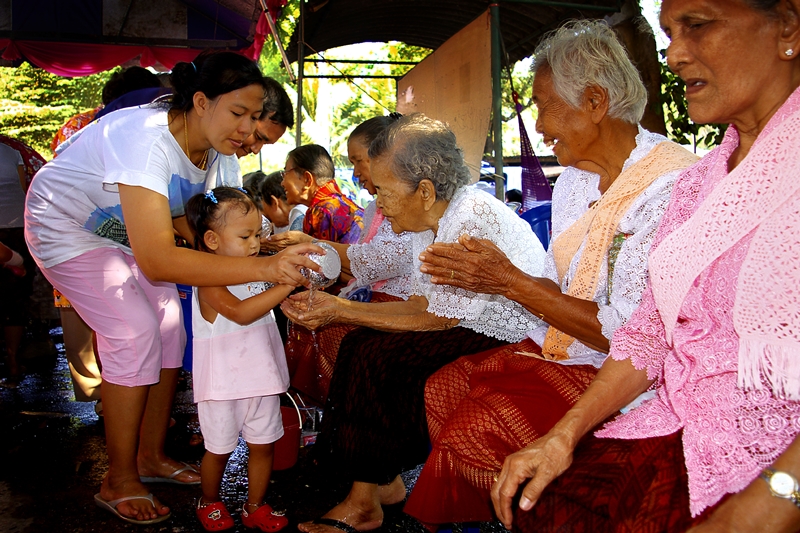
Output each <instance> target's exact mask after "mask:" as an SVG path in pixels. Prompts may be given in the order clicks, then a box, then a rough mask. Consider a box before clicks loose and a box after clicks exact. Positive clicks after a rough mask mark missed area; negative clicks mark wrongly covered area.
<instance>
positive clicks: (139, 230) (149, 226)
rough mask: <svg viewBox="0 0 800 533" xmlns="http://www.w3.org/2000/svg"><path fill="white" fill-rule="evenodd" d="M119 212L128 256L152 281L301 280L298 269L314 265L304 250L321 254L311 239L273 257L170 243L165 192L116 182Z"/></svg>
mask: <svg viewBox="0 0 800 533" xmlns="http://www.w3.org/2000/svg"><path fill="white" fill-rule="evenodd" d="M119 196H120V201H121V203H122V214H123V217H124V218H125V226H126V228H127V231H128V238H129V239H130V242H131V249H132V250H133V255H134V257H136V262H137V264H138V265H139V268H141V269H142V272H144V273H145V275H146V276H147V277H148V278H150V279H151V280H152V281H170V282H176V283H184V284H186V285H194V286H197V287H202V286H222V285H236V284H239V283H247V282H248V281H271V282H274V283H280V284H286V285H294V286H297V285H305V284H307V280H306V279H305V277H303V275H302V274H300V272H299V270H298V268H299V267H301V266H305V267H308V268H311V269H313V270H316V271H318V270H319V265H317V264H316V263H314V262H313V261H311V260H310V259H309V258H308V257H306V256H304V255H301V254H303V253H309V252H315V253H321V252H322V249H321V248H319V247H318V246H314V245H312V244H302V245H298V246H297V247H295V248H292V249H288V250H285V251H283V252H281V253H280V254H277V255H274V256H272V257H222V256H216V255H213V254H208V253H204V252H197V251H195V250H190V249H188V248H179V247H177V246H175V237H174V235H175V234H174V231H173V224H172V217H171V215H170V209H169V202H168V200H167V198H166V197H164V196H162V195H160V194H158V193H157V192H154V191H151V190H149V189H145V188H144V187H136V186H129V185H119Z"/></svg>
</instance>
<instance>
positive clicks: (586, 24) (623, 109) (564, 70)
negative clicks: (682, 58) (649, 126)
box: [531, 20, 647, 124]
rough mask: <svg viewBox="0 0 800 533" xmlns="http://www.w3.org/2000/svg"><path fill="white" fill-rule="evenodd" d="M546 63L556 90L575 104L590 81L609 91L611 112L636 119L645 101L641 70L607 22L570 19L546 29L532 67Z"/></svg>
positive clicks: (614, 115)
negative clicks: (549, 29)
mask: <svg viewBox="0 0 800 533" xmlns="http://www.w3.org/2000/svg"><path fill="white" fill-rule="evenodd" d="M544 66H548V67H549V68H550V71H551V76H552V80H553V89H554V90H555V92H556V94H558V96H560V97H561V99H563V100H564V101H565V102H567V103H568V104H569V105H571V106H572V107H574V108H577V107H578V106H580V103H581V97H582V95H583V92H584V90H585V89H586V88H587V87H591V86H599V87H602V88H603V89H605V90H606V91H607V92H608V115H609V116H610V117H612V118H617V119H619V120H622V121H625V122H628V123H630V124H638V123H639V121H640V120H642V115H644V109H645V106H646V105H647V90H646V89H645V87H644V83H642V78H641V76H640V75H639V71H637V70H636V67H634V66H633V63H631V60H630V59H629V58H628V54H627V53H626V52H625V49H624V48H623V47H622V44H620V42H619V40H618V39H617V36H616V35H615V34H614V30H612V29H611V28H610V27H609V26H608V24H606V23H605V22H603V21H599V20H572V21H568V22H566V23H565V24H564V25H562V26H561V27H560V28H558V29H557V30H554V31H552V32H550V33H548V34H547V35H545V37H544V39H543V40H542V42H541V43H539V46H537V47H536V52H535V53H534V60H533V65H532V66H531V71H532V72H533V73H534V74H535V73H536V72H537V71H538V70H539V69H541V68H542V67H544Z"/></svg>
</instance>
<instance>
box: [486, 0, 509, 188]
mask: <svg viewBox="0 0 800 533" xmlns="http://www.w3.org/2000/svg"><path fill="white" fill-rule="evenodd" d="M489 14H490V16H491V19H492V131H493V135H492V136H493V138H494V173H495V174H496V176H495V178H494V192H495V196H497V198H498V199H499V200H501V201H502V200H505V187H506V184H505V181H504V180H503V88H502V86H501V84H500V71H501V70H502V68H503V65H502V64H501V56H500V51H501V50H502V43H501V42H500V6H499V5H498V4H497V3H493V4H489Z"/></svg>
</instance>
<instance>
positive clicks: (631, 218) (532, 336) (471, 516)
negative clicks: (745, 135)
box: [406, 21, 697, 530]
mask: <svg viewBox="0 0 800 533" xmlns="http://www.w3.org/2000/svg"><path fill="white" fill-rule="evenodd" d="M533 72H534V73H535V77H534V82H533V100H534V102H535V104H536V106H537V108H538V111H539V114H538V119H537V121H536V129H537V131H538V132H539V133H541V134H542V135H543V136H544V140H545V142H546V143H548V144H549V145H551V146H552V147H553V151H554V153H555V155H556V156H557V157H558V161H559V163H560V164H561V165H563V166H565V167H567V168H566V170H565V171H564V172H563V173H562V174H561V176H560V177H559V179H558V181H557V182H556V186H555V189H554V191H553V225H552V228H553V240H552V244H551V246H550V249H549V250H548V254H547V259H546V263H545V272H544V275H543V277H540V278H537V277H532V276H530V275H529V274H526V273H524V272H522V271H520V270H519V269H518V268H517V267H516V266H515V265H514V263H513V262H512V261H510V260H509V258H507V257H505V255H504V254H503V253H502V252H501V251H500V250H498V249H497V248H496V247H495V246H494V245H493V244H492V243H490V242H487V241H483V240H480V239H475V238H462V239H460V240H459V243H458V244H438V243H436V244H433V245H432V246H430V247H429V248H428V249H427V250H426V251H425V252H424V253H423V254H422V256H421V257H420V259H421V261H422V267H421V269H422V271H423V272H425V273H428V274H429V275H431V276H432V282H433V283H434V284H445V285H447V286H453V287H459V288H462V289H465V290H472V291H475V292H480V293H490V294H502V295H505V296H506V297H507V298H509V299H511V300H513V301H515V302H518V303H519V304H520V305H522V306H523V307H524V308H525V309H527V310H528V311H530V312H531V313H532V314H534V315H536V316H537V317H539V318H540V319H541V321H540V322H539V323H538V324H537V326H536V327H534V328H531V331H530V332H529V333H528V338H526V339H525V340H524V341H523V342H521V343H519V344H515V345H511V346H506V347H502V348H500V349H495V350H493V351H489V352H485V353H480V354H476V355H471V356H469V357H463V358H461V359H459V360H458V361H456V362H454V363H452V364H449V365H447V366H446V367H444V368H443V369H441V370H440V371H438V372H437V373H436V374H434V375H433V376H432V377H431V378H430V379H429V380H428V383H427V386H426V391H425V403H426V409H427V417H428V425H429V430H430V435H431V441H432V443H433V449H432V452H431V455H430V457H429V458H428V461H427V463H426V464H425V467H424V468H423V471H422V473H421V475H420V477H419V479H418V481H417V483H416V485H415V488H414V491H413V492H412V494H411V497H410V498H409V501H408V503H407V505H406V512H407V513H409V514H411V515H413V516H415V517H417V518H418V519H419V520H421V521H422V522H424V523H426V524H439V523H448V522H472V521H489V520H492V519H493V513H492V505H491V500H490V494H489V491H490V489H491V487H492V485H493V484H494V482H495V481H496V479H497V477H496V476H497V474H498V473H499V472H500V469H501V467H502V465H503V461H504V460H505V458H506V456H507V455H509V454H511V453H513V452H516V451H517V450H519V449H520V448H523V447H525V446H527V445H529V444H531V443H532V442H534V441H536V440H537V439H538V438H540V437H541V436H542V435H545V434H546V433H547V432H548V431H549V430H550V428H551V427H552V426H553V424H555V423H556V422H557V421H558V420H559V418H561V416H562V415H563V414H564V413H565V412H566V411H567V410H568V409H569V408H570V406H572V405H573V404H574V403H575V402H576V401H577V400H578V399H579V398H580V396H581V395H582V394H583V392H584V391H585V390H586V388H587V387H588V386H589V384H590V383H591V382H592V380H593V379H594V376H595V374H596V373H597V370H598V368H599V367H600V366H601V365H602V364H603V361H604V360H605V358H606V356H607V353H608V350H609V340H610V339H611V336H612V334H613V333H614V331H615V330H616V329H617V328H619V327H620V326H622V325H623V324H624V323H625V322H626V321H627V320H628V319H629V318H630V316H631V314H632V313H633V311H634V310H635V309H636V308H637V306H638V305H639V303H640V301H641V297H642V292H643V291H644V289H645V285H646V282H647V277H648V274H647V254H648V252H649V250H650V245H651V243H652V240H653V236H654V234H655V230H656V227H657V226H658V224H659V222H660V220H661V217H662V215H663V213H664V210H665V208H666V206H667V203H668V202H669V197H670V192H671V189H672V186H673V184H674V183H675V180H676V178H677V176H678V174H679V173H680V171H681V170H682V169H683V168H685V167H687V166H689V165H690V164H692V163H693V162H694V161H696V160H697V158H696V156H694V155H693V154H691V153H689V152H688V151H686V150H685V149H684V148H682V147H680V146H678V145H677V144H674V143H672V142H669V141H667V139H666V138H664V137H663V136H661V135H657V134H654V133H650V132H648V131H645V130H643V129H642V128H641V127H640V126H639V125H638V123H639V120H640V119H641V117H642V114H643V112H644V107H645V103H646V94H645V88H644V85H643V84H642V81H641V79H640V77H639V74H638V73H637V71H636V69H635V68H634V66H633V65H632V64H631V62H630V60H629V59H628V57H627V55H626V53H625V50H624V49H623V48H622V46H621V45H620V43H619V42H618V40H617V38H616V36H615V35H614V32H613V31H612V30H611V28H609V27H608V26H607V25H606V24H605V23H603V22H601V21H574V22H570V23H567V24H566V25H565V26H563V27H561V28H560V29H558V30H556V31H554V32H553V33H551V34H550V35H548V36H547V37H546V38H545V39H544V40H543V41H542V43H540V44H539V46H538V48H537V50H536V55H535V60H534V63H533ZM488 265H491V268H488ZM645 483H646V481H645ZM568 529H569V528H568ZM588 530H591V528H590V529H588Z"/></svg>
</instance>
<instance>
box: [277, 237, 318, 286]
mask: <svg viewBox="0 0 800 533" xmlns="http://www.w3.org/2000/svg"><path fill="white" fill-rule="evenodd" d="M312 253H313V254H324V253H325V250H323V249H322V248H320V247H319V246H317V245H316V244H298V245H297V246H292V247H290V248H287V249H285V250H284V251H282V252H279V253H277V254H275V255H273V256H272V257H268V258H264V261H269V262H270V268H269V269H268V273H267V275H266V276H265V279H264V281H271V282H272V283H275V284H278V285H291V286H292V287H297V286H299V285H302V286H304V287H308V285H309V281H308V279H307V278H306V277H305V276H303V275H302V274H301V273H300V268H301V267H306V268H310V269H311V270H314V271H316V272H320V266H319V265H318V264H317V263H315V262H314V261H312V260H311V259H309V258H308V257H307V256H306V254H312Z"/></svg>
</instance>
